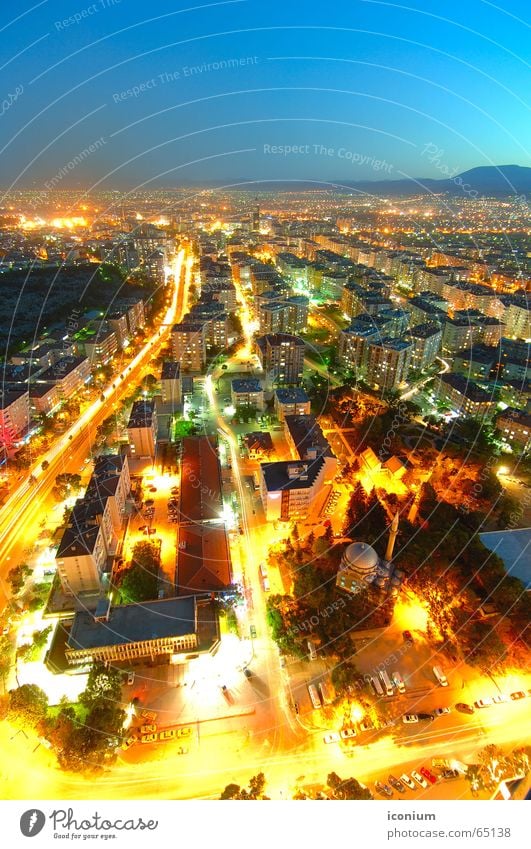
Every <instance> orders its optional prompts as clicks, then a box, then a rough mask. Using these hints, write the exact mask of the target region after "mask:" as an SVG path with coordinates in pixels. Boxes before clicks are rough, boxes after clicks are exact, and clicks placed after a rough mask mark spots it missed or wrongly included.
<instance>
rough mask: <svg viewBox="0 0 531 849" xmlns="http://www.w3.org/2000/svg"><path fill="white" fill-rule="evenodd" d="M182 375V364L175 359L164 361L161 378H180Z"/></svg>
mask: <svg viewBox="0 0 531 849" xmlns="http://www.w3.org/2000/svg"><path fill="white" fill-rule="evenodd" d="M180 376H181V364H180V363H176V362H174V361H173V360H164V362H163V363H162V372H161V380H178V379H179V378H180Z"/></svg>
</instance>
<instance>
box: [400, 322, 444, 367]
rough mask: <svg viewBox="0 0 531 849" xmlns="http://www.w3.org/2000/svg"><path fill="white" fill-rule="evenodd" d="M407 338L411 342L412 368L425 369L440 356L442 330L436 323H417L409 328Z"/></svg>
mask: <svg viewBox="0 0 531 849" xmlns="http://www.w3.org/2000/svg"><path fill="white" fill-rule="evenodd" d="M406 340H407V341H409V342H411V368H412V369H413V370H414V371H424V370H425V369H428V368H429V367H430V366H431V365H433V363H434V362H435V360H436V358H437V357H438V356H439V353H440V350H441V344H442V330H441V328H440V327H438V326H437V325H436V324H417V325H416V326H415V327H411V328H410V329H409V331H408V333H407V336H406Z"/></svg>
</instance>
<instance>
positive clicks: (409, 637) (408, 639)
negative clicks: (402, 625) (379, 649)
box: [402, 631, 414, 643]
mask: <svg viewBox="0 0 531 849" xmlns="http://www.w3.org/2000/svg"><path fill="white" fill-rule="evenodd" d="M402 636H403V638H404V640H405V641H406V643H412V642H414V640H413V634H412V633H411V631H402Z"/></svg>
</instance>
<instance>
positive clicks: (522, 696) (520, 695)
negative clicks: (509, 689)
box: [511, 690, 525, 702]
mask: <svg viewBox="0 0 531 849" xmlns="http://www.w3.org/2000/svg"><path fill="white" fill-rule="evenodd" d="M511 699H512V700H513V702H517V701H518V700H519V699H525V693H524V691H523V690H516V692H515V693H511Z"/></svg>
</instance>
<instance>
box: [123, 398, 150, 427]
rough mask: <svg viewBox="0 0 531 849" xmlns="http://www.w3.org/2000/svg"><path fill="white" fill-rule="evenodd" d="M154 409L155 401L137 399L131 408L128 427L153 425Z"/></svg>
mask: <svg viewBox="0 0 531 849" xmlns="http://www.w3.org/2000/svg"><path fill="white" fill-rule="evenodd" d="M154 410H155V405H154V403H153V401H144V400H141V401H135V403H134V404H133V407H132V409H131V415H130V416H129V421H128V423H127V427H128V428H129V429H131V428H137V427H151V425H152V423H153V413H154Z"/></svg>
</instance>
